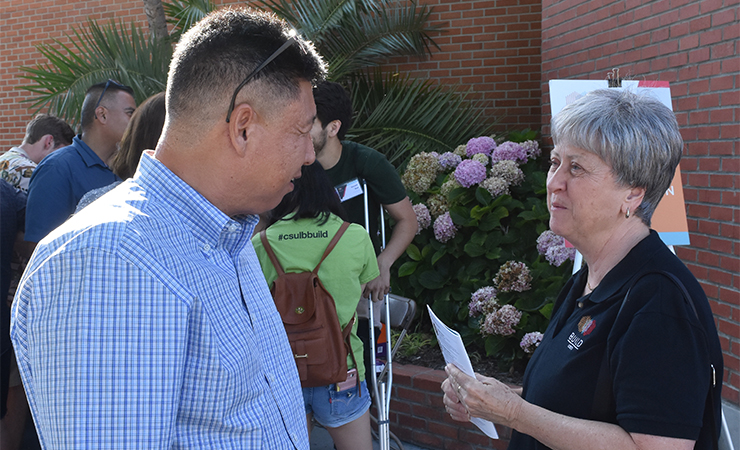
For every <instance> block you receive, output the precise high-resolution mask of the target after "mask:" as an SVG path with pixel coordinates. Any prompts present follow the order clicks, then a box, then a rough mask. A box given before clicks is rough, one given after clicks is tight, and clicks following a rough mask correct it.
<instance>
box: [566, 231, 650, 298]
mask: <svg viewBox="0 0 740 450" xmlns="http://www.w3.org/2000/svg"><path fill="white" fill-rule="evenodd" d="M661 245H662V244H661V240H660V237H659V236H658V233H657V232H656V231H654V230H650V235H648V236H647V237H646V238H645V239H643V240H642V241H640V242H638V243H637V245H635V246H634V247H633V248H632V250H630V251H629V253H627V256H625V257H624V258H623V259H622V261H620V262H619V263H618V264H617V265H616V266H614V268H613V269H612V270H610V271H609V273H607V274H606V276H605V277H604V279H603V280H601V283H599V285H598V287H597V288H596V290H594V291H593V292H592V293H591V294H590V296H589V298H588V300H589V301H591V302H594V303H600V302H603V301H604V300H607V299H610V298H613V297H614V296H615V295H616V294H617V293H618V292H619V291H620V290H621V289H622V288H623V287H624V286H625V285H627V284H628V283H629V282H631V280H632V277H633V275H635V274H638V273H640V272H642V271H644V270H645V268H646V267H647V266H648V264H650V261H651V258H650V255H653V254H654V253H655V252H656V251H657V250H658V249H659V248H660V246H661ZM581 272H583V275H582V276H581V277H580V279H579V280H578V281H580V283H578V284H577V285H576V287H578V288H580V289H583V287H584V286H585V283H586V280H587V279H588V269H585V270H583V271H581Z"/></svg>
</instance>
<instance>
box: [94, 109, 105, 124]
mask: <svg viewBox="0 0 740 450" xmlns="http://www.w3.org/2000/svg"><path fill="white" fill-rule="evenodd" d="M106 113H107V111H106V109H105V106H102V105H100V106H98V107H97V108H95V118H96V119H98V120H99V121H100V122H101V123H105V122H106V120H107V119H106Z"/></svg>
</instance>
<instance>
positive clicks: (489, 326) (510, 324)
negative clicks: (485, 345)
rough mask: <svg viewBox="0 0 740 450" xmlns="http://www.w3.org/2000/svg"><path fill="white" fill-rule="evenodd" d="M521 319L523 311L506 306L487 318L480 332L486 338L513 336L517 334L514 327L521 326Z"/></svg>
mask: <svg viewBox="0 0 740 450" xmlns="http://www.w3.org/2000/svg"><path fill="white" fill-rule="evenodd" d="M521 319H522V312H521V311H519V310H518V309H516V308H515V307H513V306H511V305H504V306H502V307H501V308H500V309H498V310H497V311H495V312H493V313H491V314H489V315H487V316H486V319H485V320H484V321H483V323H482V324H481V327H480V331H481V334H482V335H484V336H488V335H499V336H511V335H512V334H514V332H515V330H514V327H515V326H517V325H519V321H520V320H521Z"/></svg>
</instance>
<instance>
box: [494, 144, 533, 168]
mask: <svg viewBox="0 0 740 450" xmlns="http://www.w3.org/2000/svg"><path fill="white" fill-rule="evenodd" d="M504 160H509V161H514V162H516V163H519V164H524V163H525V162H527V151H526V150H524V147H522V146H521V145H519V144H517V143H516V142H511V141H506V142H504V143H502V144H501V145H499V146H498V147H496V149H495V150H494V151H493V153H491V161H493V162H498V161H504Z"/></svg>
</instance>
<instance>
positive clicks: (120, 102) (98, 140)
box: [25, 80, 136, 242]
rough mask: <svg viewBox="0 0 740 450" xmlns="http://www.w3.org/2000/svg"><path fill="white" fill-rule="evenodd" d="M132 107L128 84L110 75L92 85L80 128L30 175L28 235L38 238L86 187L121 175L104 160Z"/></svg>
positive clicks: (66, 212) (70, 209) (64, 214)
mask: <svg viewBox="0 0 740 450" xmlns="http://www.w3.org/2000/svg"><path fill="white" fill-rule="evenodd" d="M135 109H136V101H135V100H134V91H133V89H131V88H130V87H128V86H124V85H122V84H120V83H118V82H117V81H114V80H108V81H106V82H102V83H98V84H95V85H93V86H90V88H89V89H88V90H87V93H86V94H85V100H84V101H83V103H82V117H81V124H80V128H81V130H82V134H80V135H78V136H75V138H74V139H73V141H72V145H69V146H67V147H64V148H62V149H60V150H58V151H56V152H54V153H52V154H51V155H49V157H48V158H44V160H43V161H42V162H41V163H40V164H39V165H38V166H37V167H36V170H34V172H33V175H32V176H31V182H30V185H29V189H28V204H27V207H26V235H25V239H26V241H30V242H38V241H40V240H41V239H42V238H44V236H46V235H47V234H49V233H50V232H51V231H52V230H53V229H55V228H56V227H58V226H59V225H61V224H62V223H63V222H64V221H65V220H67V219H68V218H69V216H70V215H71V214H72V213H74V211H75V208H76V207H77V203H78V202H79V201H80V199H81V198H82V196H83V195H85V194H86V193H87V192H88V191H90V190H93V189H97V188H99V187H103V186H107V185H109V184H111V183H113V182H114V181H118V180H119V178H118V176H116V175H115V174H114V173H113V172H112V171H111V170H110V168H109V167H108V164H107V163H108V160H110V158H111V156H113V154H114V153H115V152H116V149H117V145H118V142H119V141H120V140H121V137H122V136H123V131H124V130H125V129H126V125H128V122H129V119H130V118H131V114H133V113H134V110H135Z"/></svg>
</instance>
